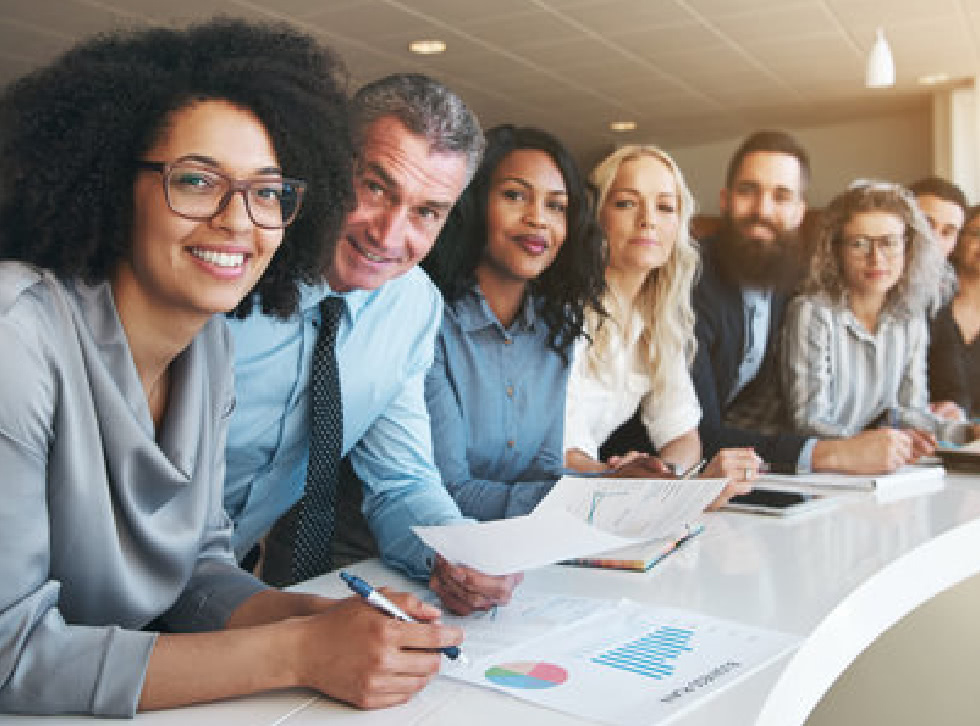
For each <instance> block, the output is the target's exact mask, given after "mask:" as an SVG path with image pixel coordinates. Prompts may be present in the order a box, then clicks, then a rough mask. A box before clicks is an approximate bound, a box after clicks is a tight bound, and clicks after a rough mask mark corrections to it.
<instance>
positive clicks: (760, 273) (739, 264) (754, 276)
mask: <svg viewBox="0 0 980 726" xmlns="http://www.w3.org/2000/svg"><path fill="white" fill-rule="evenodd" d="M752 221H753V222H755V223H757V224H764V225H766V226H768V227H769V229H770V230H772V231H773V232H774V233H775V238H774V239H773V240H772V241H771V242H760V241H759V240H755V239H751V238H749V237H746V236H745V235H744V234H742V232H741V230H739V229H738V227H736V226H735V223H734V221H733V220H732V218H731V217H730V216H729V215H727V214H726V215H724V216H723V217H722V226H721V230H720V232H719V234H718V239H717V240H716V241H715V244H714V254H715V259H716V260H717V261H718V264H719V266H720V267H721V269H722V272H723V274H724V275H725V276H726V277H728V278H729V279H730V280H732V281H733V282H735V283H737V284H738V285H739V286H741V287H758V288H762V289H764V290H775V291H777V292H792V290H793V289H794V288H795V287H796V284H797V282H798V281H799V278H800V274H801V260H800V240H799V234H798V230H795V229H794V230H790V231H788V232H780V231H779V230H776V229H774V228H773V227H772V226H771V225H769V224H768V223H767V222H766V221H765V220H752Z"/></svg>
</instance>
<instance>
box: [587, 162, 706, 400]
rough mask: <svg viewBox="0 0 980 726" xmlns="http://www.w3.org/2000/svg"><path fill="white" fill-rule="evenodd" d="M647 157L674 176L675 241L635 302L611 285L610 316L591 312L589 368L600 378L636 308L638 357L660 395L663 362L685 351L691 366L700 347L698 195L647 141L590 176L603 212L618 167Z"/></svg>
mask: <svg viewBox="0 0 980 726" xmlns="http://www.w3.org/2000/svg"><path fill="white" fill-rule="evenodd" d="M644 156H649V157H652V158H654V159H657V160H658V161H660V162H661V163H663V164H664V165H665V166H666V167H667V168H668V169H669V170H670V172H671V175H672V176H673V177H674V185H675V186H676V187H677V201H678V217H679V224H678V227H677V240H676V241H675V242H674V246H673V249H672V250H671V253H670V257H669V258H668V259H667V262H666V263H665V264H664V265H663V266H662V267H659V268H657V269H654V270H651V271H650V273H649V274H648V275H647V277H646V279H645V280H644V281H643V285H642V286H641V288H640V293H639V294H638V295H637V297H636V300H635V302H634V304H633V306H632V307H628V306H627V305H626V304H625V302H626V301H623V300H619V299H617V296H616V294H615V292H614V291H613V290H612V289H610V288H607V290H606V293H605V296H604V298H603V301H602V304H603V307H604V308H605V310H606V312H607V317H605V318H604V317H603V316H601V315H599V314H598V313H596V312H595V311H590V313H589V323H590V324H589V326H588V327H589V330H590V334H591V338H592V345H591V346H590V348H589V353H588V361H587V364H588V368H589V370H590V372H591V373H592V374H593V375H595V376H596V377H597V378H599V379H600V380H602V379H603V377H604V376H603V371H604V370H608V369H609V366H608V365H605V363H606V362H607V361H609V360H610V359H611V357H612V356H613V355H614V353H615V352H616V350H617V349H618V350H622V349H623V348H624V347H625V346H626V345H627V340H626V334H627V331H628V330H629V325H630V321H631V319H632V317H633V311H634V309H635V310H638V311H639V313H640V316H641V319H642V321H643V329H642V331H641V333H640V339H639V348H640V360H641V363H642V366H643V368H644V369H645V371H646V372H647V374H648V375H649V377H650V380H651V381H652V390H653V392H654V393H655V394H656V393H661V392H663V391H664V390H665V389H666V387H667V385H668V383H669V381H668V380H667V375H668V374H667V370H668V369H669V366H665V365H664V361H670V360H673V359H676V357H677V356H684V358H685V359H686V361H687V365H688V367H690V365H691V363H692V361H693V360H694V353H695V350H696V347H697V344H696V340H695V337H694V307H693V305H692V303H691V289H692V287H693V286H694V281H695V278H696V276H697V274H698V271H699V270H700V262H701V256H700V253H699V251H698V247H697V242H695V241H694V239H693V238H692V237H691V218H692V217H693V216H694V197H693V196H692V194H691V192H690V190H689V189H688V187H687V184H686V183H685V181H684V175H683V174H682V173H681V170H680V168H679V167H678V166H677V164H676V163H675V162H674V160H673V159H671V158H670V156H669V155H668V154H667V153H666V152H665V151H663V150H662V149H660V148H658V147H656V146H653V145H649V144H644V145H639V144H630V145H627V146H623V147H622V148H620V149H617V150H616V151H615V152H613V153H612V154H610V155H609V156H607V157H606V158H605V159H603V160H602V161H601V162H599V164H598V166H596V168H595V169H594V170H593V171H592V176H591V181H592V183H593V185H594V186H595V188H596V192H597V204H596V209H597V210H599V211H601V210H602V208H603V205H604V204H605V203H606V197H607V196H608V194H609V189H610V188H611V187H612V184H613V181H614V180H615V179H616V175H617V174H618V173H619V167H620V166H621V165H622V164H623V162H625V161H630V160H633V159H637V158H640V157H644ZM607 264H608V263H607Z"/></svg>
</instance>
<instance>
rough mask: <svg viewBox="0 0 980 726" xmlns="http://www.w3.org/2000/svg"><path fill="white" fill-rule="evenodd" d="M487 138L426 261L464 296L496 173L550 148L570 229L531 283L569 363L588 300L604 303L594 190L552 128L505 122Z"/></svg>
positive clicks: (442, 285)
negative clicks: (514, 158) (522, 155)
mask: <svg viewBox="0 0 980 726" xmlns="http://www.w3.org/2000/svg"><path fill="white" fill-rule="evenodd" d="M486 139H487V146H486V151H485V152H484V155H483V161H482V163H481V164H480V166H479V168H478V169H477V170H476V174H475V175H474V176H473V180H472V181H471V182H470V185H469V186H468V187H467V188H466V190H465V191H464V192H463V194H462V196H460V198H459V201H458V202H457V203H456V205H455V206H454V207H453V210H452V212H451V213H450V215H449V219H448V220H447V221H446V226H445V227H444V228H443V230H442V233H441V234H440V235H439V238H438V239H437V240H436V243H435V245H434V246H433V249H432V252H430V253H429V255H428V257H426V259H425V260H424V261H423V263H422V266H423V268H425V270H426V272H428V273H429V276H430V277H431V278H432V279H433V281H434V282H435V284H436V285H437V286H438V287H439V289H440V290H441V291H442V294H443V297H445V299H446V301H447V302H450V303H451V302H454V301H455V300H458V299H459V298H461V297H462V296H463V295H464V294H466V293H467V291H469V290H470V289H471V288H472V287H473V285H474V284H475V283H476V268H477V265H479V264H480V261H481V260H482V259H483V256H484V253H485V250H486V247H487V240H488V238H489V234H488V230H487V203H488V200H489V197H490V186H491V183H492V181H493V174H494V171H496V169H497V166H499V164H500V162H501V161H503V159H504V158H505V157H506V156H507V155H508V154H510V153H511V152H512V151H517V150H525V149H526V150H533V151H543V152H544V153H546V154H547V155H548V156H549V157H551V160H552V161H553V162H554V163H555V166H557V167H558V170H559V171H560V172H561V175H562V177H563V179H564V181H565V189H566V191H567V193H568V211H567V212H566V214H567V230H568V232H567V235H566V237H565V242H564V244H563V245H562V246H561V249H560V250H559V251H558V255H557V256H556V257H555V261H554V262H553V263H552V264H551V265H550V266H548V268H547V269H546V270H545V271H544V272H542V273H541V274H540V275H539V276H538V277H537V278H535V279H534V280H532V281H531V283H530V293H531V295H533V296H534V297H535V298H536V299H537V300H538V314H539V315H540V316H541V317H542V319H543V320H544V321H545V324H546V325H547V326H548V330H549V332H550V335H549V340H548V344H549V346H550V347H551V348H552V349H553V350H554V351H555V352H556V353H558V354H559V355H560V356H561V357H562V360H564V361H565V363H566V364H567V363H568V358H569V356H568V352H569V348H570V346H571V345H572V343H573V342H574V341H575V339H576V338H577V337H579V336H580V335H582V334H583V322H584V311H585V308H586V306H589V307H594V308H595V309H597V310H601V309H602V305H601V302H600V298H601V296H602V292H603V290H604V286H605V283H604V280H603V270H604V267H605V260H604V256H603V245H602V232H601V230H600V228H599V225H598V223H597V222H596V215H595V209H594V201H593V195H592V194H591V193H590V192H589V188H588V187H587V185H586V181H585V179H584V177H583V176H582V173H581V172H580V171H579V168H578V166H577V165H576V163H575V160H574V159H573V158H572V155H571V154H570V153H569V152H568V150H567V149H566V148H565V146H564V145H563V144H562V143H561V142H560V141H559V140H558V139H557V138H555V137H554V136H553V135H552V134H550V133H548V132H547V131H542V130H541V129H536V128H530V127H517V126H512V125H510V124H504V125H501V126H496V127H494V128H492V129H490V130H489V131H488V132H487V134H486Z"/></svg>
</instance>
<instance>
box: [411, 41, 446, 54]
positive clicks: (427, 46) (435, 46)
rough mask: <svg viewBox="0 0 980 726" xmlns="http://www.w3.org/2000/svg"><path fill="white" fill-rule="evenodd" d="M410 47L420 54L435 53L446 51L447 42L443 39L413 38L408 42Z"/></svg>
mask: <svg viewBox="0 0 980 726" xmlns="http://www.w3.org/2000/svg"><path fill="white" fill-rule="evenodd" d="M408 49H409V50H410V51H412V52H413V53H418V54H419V55H435V54H436V53H443V52H445V50H446V44H445V42H443V41H441V40H413V41H412V42H411V43H409V44H408Z"/></svg>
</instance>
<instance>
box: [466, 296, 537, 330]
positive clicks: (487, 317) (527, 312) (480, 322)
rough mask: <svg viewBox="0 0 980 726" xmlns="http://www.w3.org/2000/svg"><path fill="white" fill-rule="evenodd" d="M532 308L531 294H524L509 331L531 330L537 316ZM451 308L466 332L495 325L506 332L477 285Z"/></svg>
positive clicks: (533, 306)
mask: <svg viewBox="0 0 980 726" xmlns="http://www.w3.org/2000/svg"><path fill="white" fill-rule="evenodd" d="M534 308H535V305H534V298H533V297H532V296H531V295H525V296H524V301H523V302H522V303H521V309H520V310H518V311H517V315H516V316H515V317H514V322H513V323H512V324H511V326H510V331H512V332H517V331H518V330H522V331H528V332H533V331H534V323H535V319H536V317H537V316H536V313H535V309H534ZM453 309H454V310H455V312H456V318H457V320H459V326H460V328H461V329H462V330H463V331H464V332H466V333H471V332H474V331H476V330H481V329H483V328H487V327H490V326H496V327H498V328H500V330H501V331H502V332H504V333H507V332H508V331H507V330H505V329H504V327H503V325H501V324H500V321H499V320H497V316H496V315H494V314H493V310H491V309H490V305H489V303H487V300H486V298H485V297H483V293H482V292H481V291H480V287H479V285H474V286H473V287H472V288H470V291H469V292H468V293H466V294H465V295H463V296H462V297H461V298H460V299H459V300H457V301H456V302H455V303H454V304H453Z"/></svg>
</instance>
